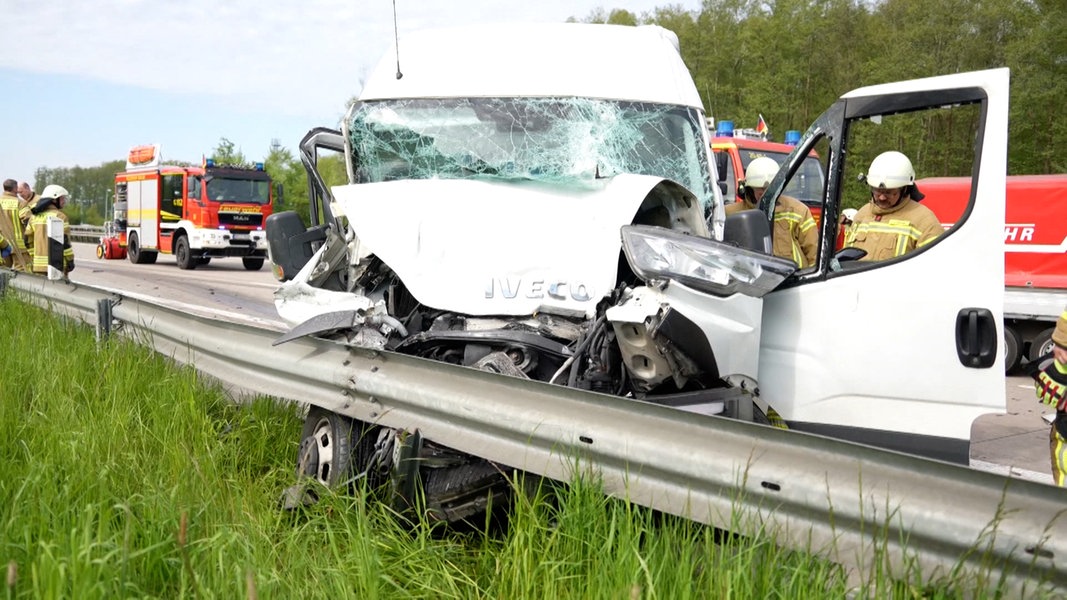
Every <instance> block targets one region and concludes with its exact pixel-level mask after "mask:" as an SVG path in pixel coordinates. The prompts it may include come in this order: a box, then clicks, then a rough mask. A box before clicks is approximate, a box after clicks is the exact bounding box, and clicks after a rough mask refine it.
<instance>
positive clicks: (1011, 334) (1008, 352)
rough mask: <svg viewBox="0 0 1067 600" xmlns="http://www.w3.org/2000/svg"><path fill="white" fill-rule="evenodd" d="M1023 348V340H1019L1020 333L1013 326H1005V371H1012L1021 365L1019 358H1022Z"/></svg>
mask: <svg viewBox="0 0 1067 600" xmlns="http://www.w3.org/2000/svg"><path fill="white" fill-rule="evenodd" d="M1021 348H1022V342H1021V341H1019V334H1018V333H1016V332H1015V330H1014V329H1012V328H1011V327H1005V328H1004V372H1005V373H1010V372H1011V370H1012V369H1014V368H1015V367H1016V366H1018V365H1019V359H1020V358H1022V356H1021V354H1020V352H1019V350H1020V349H1021Z"/></svg>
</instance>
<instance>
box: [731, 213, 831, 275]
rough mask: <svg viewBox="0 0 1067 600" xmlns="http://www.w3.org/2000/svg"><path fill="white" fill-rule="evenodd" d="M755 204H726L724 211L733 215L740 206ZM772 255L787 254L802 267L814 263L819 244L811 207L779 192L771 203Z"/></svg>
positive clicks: (783, 255) (787, 256) (780, 255)
mask: <svg viewBox="0 0 1067 600" xmlns="http://www.w3.org/2000/svg"><path fill="white" fill-rule="evenodd" d="M755 209H756V205H755V204H750V203H748V202H747V201H742V202H735V203H733V204H728V205H726V214H727V215H732V214H734V213H736V212H740V211H743V210H755ZM771 235H772V236H773V239H774V247H773V252H774V255H775V256H779V257H781V258H788V259H789V260H791V261H793V262H795V263H797V268H800V269H803V268H805V267H810V266H811V265H813V264H815V253H816V252H817V251H818V248H819V239H818V231H817V230H816V228H815V218H814V217H812V216H811V210H809V209H808V207H807V206H805V205H804V203H803V202H801V201H800V200H797V199H795V198H791V197H789V196H779V197H778V203H777V204H776V205H775V207H774V232H773V233H772V234H771Z"/></svg>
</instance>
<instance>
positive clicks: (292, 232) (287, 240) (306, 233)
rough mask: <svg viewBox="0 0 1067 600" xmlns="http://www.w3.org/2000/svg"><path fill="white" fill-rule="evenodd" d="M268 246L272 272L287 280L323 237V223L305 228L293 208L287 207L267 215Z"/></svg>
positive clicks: (309, 258)
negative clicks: (288, 208)
mask: <svg viewBox="0 0 1067 600" xmlns="http://www.w3.org/2000/svg"><path fill="white" fill-rule="evenodd" d="M266 228H267V249H268V251H269V252H270V261H271V262H272V263H274V265H275V267H277V268H276V269H275V272H276V273H277V274H278V278H279V279H281V280H282V281H289V280H290V279H292V278H293V277H295V276H296V274H297V273H299V272H300V269H302V268H304V265H306V264H307V263H308V261H309V260H311V257H312V256H314V255H315V250H316V249H317V245H316V242H323V241H325V240H326V228H327V226H326V225H317V226H315V227H312V228H311V229H308V228H307V227H306V226H305V225H304V221H303V219H301V218H300V215H298V214H297V213H296V212H295V211H291V210H287V211H284V212H280V213H274V214H272V215H270V216H269V217H267V223H266Z"/></svg>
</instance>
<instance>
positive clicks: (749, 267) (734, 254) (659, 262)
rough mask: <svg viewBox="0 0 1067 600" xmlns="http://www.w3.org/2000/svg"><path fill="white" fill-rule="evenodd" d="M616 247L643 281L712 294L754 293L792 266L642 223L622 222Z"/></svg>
mask: <svg viewBox="0 0 1067 600" xmlns="http://www.w3.org/2000/svg"><path fill="white" fill-rule="evenodd" d="M622 247H623V251H624V252H625V253H626V260H627V261H628V262H629V263H630V268H631V269H633V270H634V273H636V274H637V276H638V277H640V278H641V279H643V280H645V281H646V282H647V281H652V280H656V279H659V280H664V279H666V280H671V281H677V282H678V283H681V284H683V285H685V286H687V287H690V288H693V289H696V290H700V291H703V292H707V293H709V294H713V295H715V296H730V295H733V294H735V293H742V294H745V295H746V296H752V297H754V298H759V297H762V296H763V295H764V294H766V293H767V292H770V291H771V290H773V289H774V288H776V287H778V285H779V284H780V283H782V281H783V280H785V278H786V277H789V276H790V275H792V274H793V271H796V269H797V266H796V264H795V263H794V262H793V261H791V260H786V259H784V258H778V257H776V256H771V255H769V254H762V253H760V252H754V251H752V250H746V249H744V248H739V247H737V246H732V245H730V244H725V243H723V242H717V241H715V240H710V239H707V238H702V237H697V236H693V235H686V234H683V233H679V232H677V231H673V230H670V229H665V228H663V227H651V226H648V225H627V226H625V227H623V228H622Z"/></svg>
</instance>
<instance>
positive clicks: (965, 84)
mask: <svg viewBox="0 0 1067 600" xmlns="http://www.w3.org/2000/svg"><path fill="white" fill-rule="evenodd" d="M1007 146H1008V70H1007V69H993V70H988V71H978V72H972V73H961V74H957V75H948V76H942V77H933V78H929V79H920V80H914V81H906V82H899V83H893V84H886V85H878V86H872V87H866V88H861V89H858V90H855V91H853V92H850V93H848V94H846V95H844V96H842V97H841V98H840V99H839V100H838V101H837V102H836V103H835V104H834V105H833V106H832V107H831V108H830V109H829V110H828V111H826V112H825V113H824V114H823V115H822V116H820V117H819V119H818V120H817V121H816V122H815V123H814V124H813V125H812V127H811V128H810V129H809V130H808V132H807V133H806V135H805V136H804V139H802V141H801V143H800V144H799V145H798V146H797V148H796V151H795V152H794V153H793V154H792V155H791V156H790V158H789V160H788V161H787V162H786V165H785V166H783V168H782V169H781V170H780V171H779V173H778V176H777V177H776V178H775V180H774V181H773V182H772V183H771V185H770V188H769V190H768V192H767V194H766V195H765V196H764V198H763V202H762V204H761V208H762V209H763V210H764V212H765V213H767V214H768V215H769V214H770V210H771V209H770V207H772V206H774V204H773V202H772V199H776V198H777V197H778V195H780V194H781V191H782V190H784V189H785V188H786V187H787V186H788V183H789V181H790V178H792V177H795V176H797V175H796V174H797V173H798V172H799V167H800V164H801V162H802V159H803V158H804V157H806V156H807V155H808V154H809V152H811V151H812V150H814V151H816V152H817V153H818V154H819V156H820V157H821V159H822V160H823V168H824V169H825V170H826V174H827V176H826V187H825V190H824V194H823V203H824V204H823V218H822V220H821V222H820V224H819V227H820V242H819V257H818V261H817V264H816V265H814V266H812V267H810V268H807V269H804V270H801V271H798V272H797V273H796V274H794V275H793V276H792V277H791V278H790V279H789V280H787V281H786V282H785V283H784V284H783V285H782V287H780V288H778V289H777V290H775V291H774V292H772V293H770V294H768V295H767V296H766V297H765V299H764V301H765V304H764V312H763V336H762V339H761V346H760V359H759V393H760V398H761V399H762V400H763V401H766V402H767V404H769V405H770V407H771V408H773V409H774V410H776V411H777V412H778V413H779V414H780V415H781V416H782V417H783V418H784V419H785V420H786V422H787V423H788V425H789V427H790V428H792V429H796V430H801V431H810V432H814V433H820V434H825V435H831V436H833V437H838V438H843V439H849V440H852V441H857V442H861V443H866V444H871V445H877V446H882V447H887V448H891V449H895V450H900V451H904V452H909V453H915V454H922V455H925V456H930V457H933V458H940V459H944V460H951V461H954V462H960V463H966V462H967V461H968V452H969V439H970V431H971V424H972V422H973V421H974V419H975V418H977V417H978V416H980V415H982V414H987V413H992V412H1003V411H1004V410H1005V396H1004V369H1003V358H1002V356H1001V354H1002V349H1001V347H1000V340H1002V339H1003V332H1002V319H1003V298H1004V255H1003V245H1002V243H1001V239H1002V236H1003V232H1004V195H1005V173H1006V170H1007V169H1006V164H1007ZM887 150H898V151H900V152H903V153H904V154H905V155H907V156H908V157H909V158H910V159H911V161H912V163H913V164H914V166H915V171H916V178H922V177H935V176H965V177H969V178H970V179H971V180H972V186H971V190H972V191H971V195H970V198H969V201H968V205H967V208H966V210H965V211H964V212H963V216H962V217H961V218H960V219H959V220H958V221H957V222H956V223H955V224H954V225H953V226H952V227H951V228H950V229H948V230H946V231H945V232H944V233H943V234H941V235H940V236H939V237H938V238H936V240H935V241H934V242H933V243H930V244H928V245H925V246H923V247H921V248H919V249H917V250H915V251H912V252H908V253H906V254H904V255H902V256H897V257H894V258H890V259H887V260H880V261H879V260H846V259H845V257H844V256H835V248H837V247H838V241H839V240H838V236H840V235H842V234H843V230H842V229H841V228H839V226H838V225H839V223H840V218H841V215H842V212H843V209H845V208H860V207H862V206H863V205H864V204H866V203H868V202H869V201H870V197H871V194H870V189H869V187H868V186H867V184H866V183H865V182H863V181H862V180H859V181H858V176H859V175H861V174H863V173H865V172H866V170H867V168H868V166H869V165H870V163H871V160H872V159H873V158H874V157H875V156H877V155H878V154H880V153H882V152H884V151H887ZM920 191H921V189H920ZM846 251H847V249H846Z"/></svg>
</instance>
